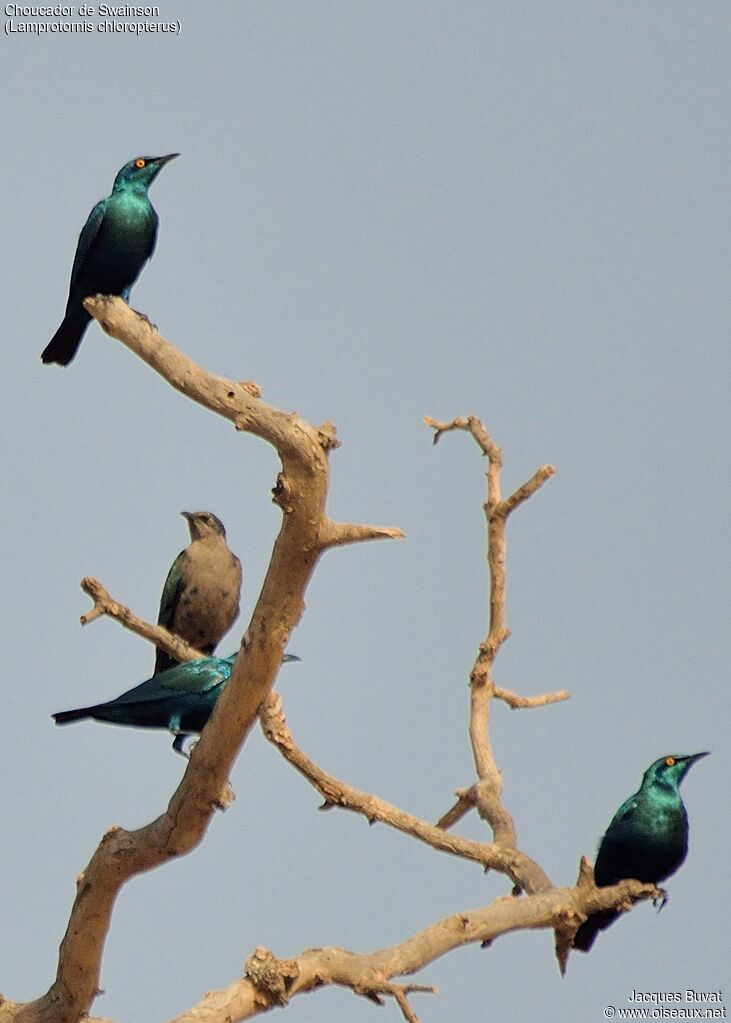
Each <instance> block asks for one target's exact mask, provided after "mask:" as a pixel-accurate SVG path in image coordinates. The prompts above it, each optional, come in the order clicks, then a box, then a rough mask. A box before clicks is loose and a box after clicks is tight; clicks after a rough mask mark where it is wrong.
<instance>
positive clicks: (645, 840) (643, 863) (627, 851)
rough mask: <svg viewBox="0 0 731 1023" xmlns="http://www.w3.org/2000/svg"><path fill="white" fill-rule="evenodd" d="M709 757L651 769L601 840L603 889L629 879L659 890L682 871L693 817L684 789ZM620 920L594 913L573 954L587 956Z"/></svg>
mask: <svg viewBox="0 0 731 1023" xmlns="http://www.w3.org/2000/svg"><path fill="white" fill-rule="evenodd" d="M707 756H708V753H707V752H706V753H693V754H691V755H689V756H678V755H674V754H673V755H671V756H666V757H661V758H660V759H659V760H656V761H655V763H654V764H652V765H651V766H650V767H648V769H647V770H646V771H645V773H644V775H643V778H642V784H641V785H640V788H639V791H638V792H635V794H634V795H633V796H630V797H629V799H628V800H626V802H624V803H622V805H621V806H620V808H619V810H617V812H616V814H615V815H614V818H613V820H612V823H611V824H610V825H609V827H608V828H607V831H606V834H605V835H604V838H603V839H602V840H601V844H600V846H599V852H598V853H597V858H596V863H595V865H594V880H595V881H596V884H597V886H598V887H599V888H606V887H607V886H608V885H612V884H616V883H617V882H618V881H621V880H622V879H623V878H627V877H632V878H635V880H637V881H643V882H645V883H646V884H658V882H660V881H664V880H665V878H666V877H670V875H671V874H674V873H675V871H676V870H677V869H678V867H680V866H681V864H682V863H683V861H684V860H685V857H686V855H687V852H688V814H687V813H686V810H685V806H684V805H683V800H682V799H681V798H680V790H679V786H680V783H681V781H682V780H683V778H684V777H685V776H686V774H687V773H688V771H689V770H690V768H691V767H692V766H693V764H695V763H696V761H697V760H700V759H701V757H707ZM619 915H620V914H619V912H618V911H617V910H614V909H608V910H605V911H603V912H601V913H592V915H591V916H590V917H588V918H587V919H586V920H585V921H584V923H583V924H582V925H581V927H579V929H578V931H577V932H576V935H575V937H574V948H578V949H579V950H580V951H582V952H588V951H589V949H590V948H591V946H592V945H593V944H594V939H595V938H596V936H597V934H598V932H599V931H603V930H605V929H606V928H607V927H609V926H610V924H613V923H614V921H615V920H616V919H617V918H618V917H619Z"/></svg>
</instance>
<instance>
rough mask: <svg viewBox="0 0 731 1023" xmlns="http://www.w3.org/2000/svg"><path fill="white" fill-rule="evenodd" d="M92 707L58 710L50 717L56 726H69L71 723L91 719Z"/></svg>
mask: <svg viewBox="0 0 731 1023" xmlns="http://www.w3.org/2000/svg"><path fill="white" fill-rule="evenodd" d="M92 710H93V707H78V708H77V709H76V710H60V711H58V712H57V713H56V714H52V715H51V717H52V718H53V720H54V721H55V722H56V724H57V725H70V724H71V722H72V721H82V720H83V719H84V718H88V717H91V711H92Z"/></svg>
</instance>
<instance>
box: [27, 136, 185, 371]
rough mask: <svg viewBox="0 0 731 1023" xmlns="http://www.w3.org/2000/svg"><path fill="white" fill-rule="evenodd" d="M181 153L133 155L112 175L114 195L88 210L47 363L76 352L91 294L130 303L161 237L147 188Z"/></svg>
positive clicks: (64, 362)
mask: <svg viewBox="0 0 731 1023" xmlns="http://www.w3.org/2000/svg"><path fill="white" fill-rule="evenodd" d="M178 155H179V154H178V153H169V154H168V155H167V156H138V157H137V159H136V160H130V161H129V163H126V164H125V165H124V167H122V169H121V170H120V172H119V174H117V176H116V178H115V179H114V187H113V188H112V194H111V195H108V196H107V198H106V199H102V200H101V202H98V203H97V204H96V206H95V207H94V209H93V210H92V211H91V213H90V214H89V219H88V220H87V221H86V223H85V224H84V227H83V230H82V232H81V234H80V235H79V243H78V245H77V246H76V255H75V256H74V265H73V268H72V270H71V283H70V285H69V298H68V302H67V304H66V314H65V315H64V318H63V322H62V323H61V326H60V327H59V328H58V330H57V331H56V333H55V334H54V335H53V337H52V338H51V340H50V342H49V343H48V345H47V346H46V348H45V349H44V350H43V353H42V354H41V359H42V360H43V362H57V363H58V364H59V365H60V366H67V365H68V364H69V363H70V362H71V360H72V359H73V357H74V356H75V355H76V352H77V349H78V347H79V345H80V344H81V338H82V337H83V334H84V331H85V330H86V328H87V327H88V325H89V321H90V320H91V316H90V315H89V313H87V311H86V309H84V307H83V305H82V301H83V300H84V299H85V298H88V297H89V295H96V294H97V293H101V294H102V295H121V296H122V298H123V299H124V300H125V302H129V293H130V289H131V287H132V285H133V284H134V282H135V281H136V280H137V278H138V277H139V275H140V271H141V270H142V267H143V266H144V265H145V263H146V262H147V260H148V259H149V258H150V256H151V255H152V253H153V252H154V250H155V241H156V240H157V226H158V223H159V220H158V216H157V213H156V212H155V210H154V208H153V206H152V203H151V202H150V200H149V198H148V195H147V190H148V188H149V187H150V185H151V184H152V182H153V181H154V180H155V178H156V177H157V175H158V174H159V173H160V171H161V170H162V168H163V167H164V166H165V164H166V163H168V162H169V161H170V160H173V159H175V157H176V156H178Z"/></svg>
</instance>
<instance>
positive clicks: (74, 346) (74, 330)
mask: <svg viewBox="0 0 731 1023" xmlns="http://www.w3.org/2000/svg"><path fill="white" fill-rule="evenodd" d="M90 319H91V317H90V316H89V315H88V314H87V313H86V312H85V316H84V318H83V319H80V318H79V317H76V316H74V317H73V318H72V317H69V316H65V317H64V321H63V323H62V324H61V326H60V327H59V328H58V330H57V331H56V333H55V334H54V335H53V337H52V338H51V340H50V341H49V342H48V344H47V345H46V347H45V348H44V349H43V351H42V353H41V361H42V362H57V363H58V365H59V366H68V364H69V363H70V362H71V360H72V359H73V357H74V356H75V355H76V352H77V351H78V348H79V345H80V344H81V339H82V337H83V336H84V331H85V330H86V328H87V327H88V325H89V321H90Z"/></svg>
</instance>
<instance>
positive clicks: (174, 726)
mask: <svg viewBox="0 0 731 1023" xmlns="http://www.w3.org/2000/svg"><path fill="white" fill-rule="evenodd" d="M235 660H236V654H231V656H230V657H223V658H221V657H201V658H199V659H198V660H197V661H187V662H186V663H185V664H176V665H175V667H174V668H170V669H169V670H168V671H163V672H161V673H159V674H157V675H153V676H152V678H148V679H147V681H145V682H141V683H140V685H138V686H135V688H134V689H130V690H129V691H128V692H126V693H122V695H121V696H118V697H117V698H116V700H109V702H108V703H97V704H94V706H92V707H79V708H78V709H76V710H62V711H59V712H58V713H57V714H54V715H53V720H54V721H55V722H56V724H57V725H68V724H70V723H71V722H72V721H81V720H83V719H84V718H94V719H95V720H96V721H107V722H109V723H110V724H113V725H127V726H128V727H131V728H166V729H167V730H168V731H169V732H172V733H173V735H174V736H175V739H174V740H173V749H174V750H175V751H176V753H182V754H183V755H184V756H185V755H186V754H185V752H184V750H183V746H184V744H185V740H186V739H187V738H188V737H189V735H190V733H192V732H198V733H199V732H202V731H203V728H204V726H205V724H206V722H207V721H208V718H209V717H210V716H211V712H212V711H213V708H214V706H215V704H216V700H217V699H218V697H219V696H220V695H221V693H222V692H223V690H224V688H225V686H226V683H227V682H228V680H229V677H230V675H231V669H232V667H233V663H234V661H235ZM298 660H299V657H296V656H295V655H294V654H285V655H284V657H283V658H282V663H283V664H284V663H286V662H287V661H298Z"/></svg>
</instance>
